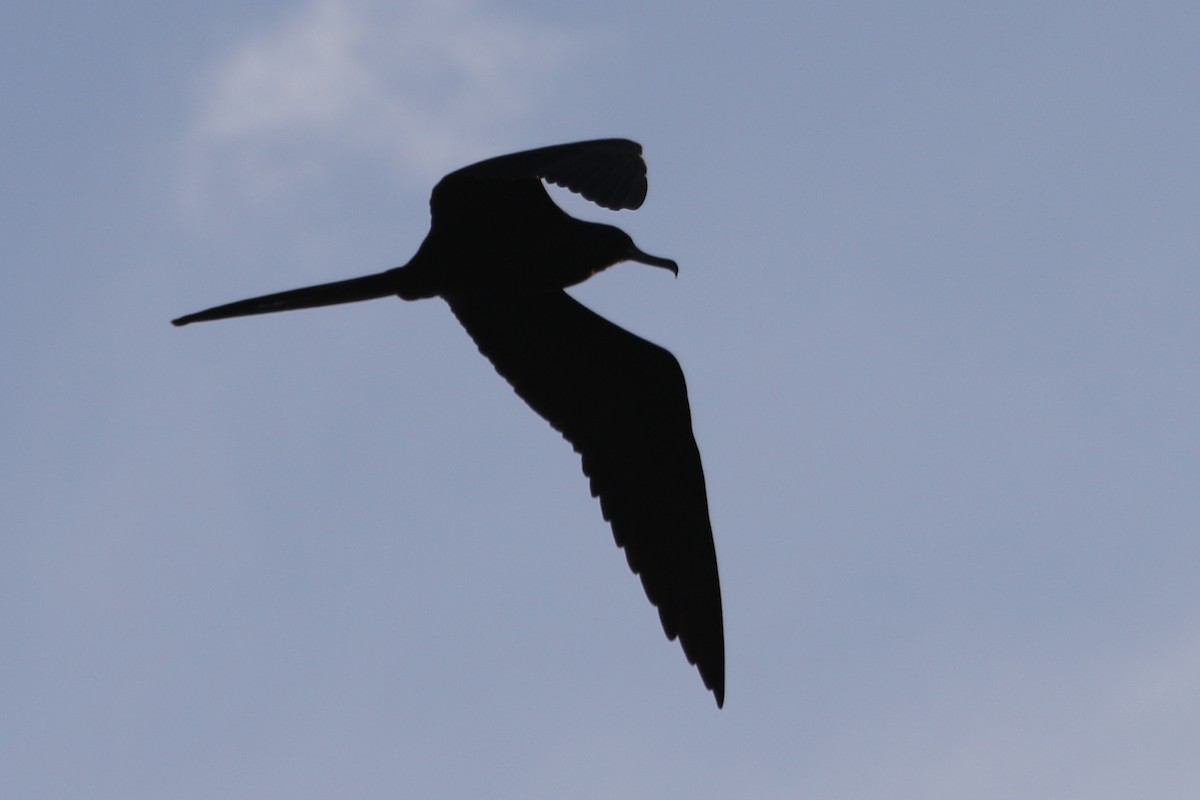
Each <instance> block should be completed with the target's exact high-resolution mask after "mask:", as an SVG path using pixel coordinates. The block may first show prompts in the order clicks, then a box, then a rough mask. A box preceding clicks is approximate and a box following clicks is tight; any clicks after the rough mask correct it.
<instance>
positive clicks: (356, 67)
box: [186, 0, 572, 205]
mask: <svg viewBox="0 0 1200 800" xmlns="http://www.w3.org/2000/svg"><path fill="white" fill-rule="evenodd" d="M571 49H572V48H571V40H570V38H569V36H568V35H567V34H565V33H564V32H561V31H558V30H555V29H552V28H550V27H548V26H546V25H543V24H540V23H536V22H532V21H528V20H518V19H513V18H501V17H500V16H499V15H498V14H497V13H495V12H494V11H492V10H491V9H489V8H488V7H486V6H484V5H482V4H481V3H478V2H476V1H475V0H415V1H414V2H406V3H402V4H397V3H384V2H375V0H311V2H309V3H308V4H306V5H305V6H303V7H302V8H301V9H300V10H299V11H297V12H295V13H294V14H292V15H291V16H289V17H287V18H286V19H284V20H283V21H282V22H281V23H280V24H279V25H278V26H277V27H275V28H274V29H272V30H268V31H266V32H265V33H258V34H255V35H253V36H251V37H249V38H247V39H246V40H245V41H243V42H242V43H241V44H239V45H238V46H236V47H235V48H234V49H233V51H232V52H231V53H229V54H228V55H227V56H226V57H224V58H223V59H222V60H221V61H220V62H219V63H218V64H217V65H216V66H215V68H214V69H213V70H212V71H211V76H210V78H209V79H208V80H207V81H206V84H205V86H204V88H203V91H202V99H201V104H200V107H199V110H198V113H197V115H196V119H195V121H194V123H193V125H192V129H191V131H190V132H189V135H188V139H187V146H188V172H187V181H186V190H187V191H186V194H187V197H188V199H189V201H191V203H192V204H197V205H199V204H203V203H204V198H205V196H206V195H208V194H209V192H210V190H211V187H212V185H213V183H214V181H226V180H229V181H232V182H234V185H233V186H230V187H225V188H224V189H223V193H224V191H226V190H229V189H232V190H236V191H239V192H245V193H249V194H255V195H262V194H266V195H274V194H277V193H279V192H283V191H286V190H287V189H288V188H290V187H292V186H293V185H294V184H295V183H296V182H297V181H300V180H304V179H306V178H311V177H314V176H315V175H319V174H320V173H321V172H322V170H324V169H326V168H327V165H328V164H329V163H330V162H332V161H334V160H336V158H337V157H339V156H342V157H353V158H359V159H363V158H365V159H369V160H377V161H379V162H380V163H381V165H382V166H384V167H385V168H392V169H396V170H398V171H400V172H402V173H406V174H408V175H411V176H414V177H418V178H421V179H423V181H425V182H428V181H431V180H433V179H436V178H437V177H439V176H440V175H441V174H443V173H444V172H445V171H447V170H448V169H450V168H453V167H454V166H457V165H458V164H459V163H460V162H461V160H462V158H463V157H465V156H467V155H470V156H474V155H478V151H479V150H480V148H481V146H482V145H483V144H484V141H483V140H484V138H485V134H487V135H488V137H489V138H494V137H495V136H496V135H497V134H498V133H499V134H503V133H504V132H505V131H506V130H508V129H511V127H513V126H515V125H517V124H518V123H519V122H520V121H521V120H523V119H525V118H527V117H528V115H529V113H530V111H531V110H532V109H534V108H535V107H536V106H537V105H538V102H539V100H540V99H541V98H542V97H543V96H545V95H546V94H547V93H548V92H549V90H550V89H551V88H552V82H553V80H554V76H555V75H556V74H557V73H558V72H559V71H560V69H561V67H562V66H563V65H564V62H565V60H566V59H567V57H568V54H569V53H570V52H571Z"/></svg>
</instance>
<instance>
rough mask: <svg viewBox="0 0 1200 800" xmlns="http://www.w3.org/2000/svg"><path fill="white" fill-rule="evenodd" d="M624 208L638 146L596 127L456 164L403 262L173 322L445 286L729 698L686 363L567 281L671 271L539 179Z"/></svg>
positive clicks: (634, 182) (669, 626) (710, 682)
mask: <svg viewBox="0 0 1200 800" xmlns="http://www.w3.org/2000/svg"><path fill="white" fill-rule="evenodd" d="M547 183H551V184H555V185H558V186H561V187H563V188H565V189H568V190H570V191H572V192H575V193H577V194H579V195H581V196H583V197H584V198H585V199H587V200H590V201H592V202H594V203H596V204H597V205H599V206H601V207H603V208H606V209H609V210H613V211H617V210H621V209H629V210H633V209H637V208H639V207H641V205H642V203H643V201H644V200H645V198H646V192H647V180H646V164H645V161H644V160H643V159H642V147H641V145H639V144H638V143H636V142H633V141H630V140H628V139H594V140H590V141H582V142H573V143H570V144H560V145H553V146H549V147H541V148H536V149H532V150H524V151H521V152H518V153H511V154H509V155H503V156H497V157H495V158H490V159H487V160H485V161H480V162H478V163H475V164H472V165H470V166H466V167H463V168H461V169H458V170H456V171H454V172H451V173H450V174H448V175H446V176H445V177H444V178H442V179H441V180H440V181H439V182H438V183H437V184H436V186H434V189H433V192H432V194H431V196H430V218H431V222H430V229H429V233H428V234H427V236H426V237H425V240H424V241H423V242H422V243H421V246H420V247H419V248H418V249H417V252H416V254H415V255H414V256H413V257H412V259H411V260H409V262H408V263H407V264H405V265H404V266H401V267H396V268H393V269H388V270H386V271H383V272H379V273H376V274H372V275H367V276H364V277H360V278H352V279H349V280H341V281H334V282H332V283H324V284H320V285H316V286H308V287H305V288H301V289H294V290H291V291H285V292H277V293H274V294H267V295H262V296H259V297H253V298H250V299H248V300H241V301H238V302H234V303H228V304H225V305H220V306H216V307H214V308H210V309H207V310H205V311H199V312H197V313H194V314H188V315H186V316H182V317H179V318H178V319H175V320H173V321H172V323H173V324H174V325H176V326H182V325H189V324H191V323H195V322H206V321H211V320H219V319H226V318H229V317H241V316H248V315H253V314H267V313H274V312H279V311H290V310H294V309H301V308H314V307H318V306H326V305H334V304H339V303H352V302H358V301H363V300H371V299H376V298H381V297H389V296H398V297H400V298H402V299H404V300H418V299H424V298H432V297H440V298H442V299H443V300H444V301H445V302H446V303H447V304H449V306H450V310H451V311H452V312H453V313H454V315H455V316H456V317H457V318H458V320H459V322H460V323H461V324H462V326H463V327H464V328H465V329H466V331H467V333H468V334H469V335H470V337H471V338H472V339H473V340H474V342H475V344H476V346H477V347H478V349H479V351H480V352H481V353H482V354H483V355H484V356H486V357H487V358H488V359H489V360H490V361H491V363H492V365H493V366H494V367H495V369H496V371H497V372H498V373H499V374H500V375H501V376H502V377H503V378H504V379H506V380H507V381H508V383H509V384H511V386H512V388H513V389H514V390H515V391H516V393H517V395H519V396H520V397H521V398H522V399H523V400H524V401H525V402H526V403H527V404H528V405H529V406H530V407H531V408H532V409H533V410H534V411H536V412H537V413H538V414H539V415H541V416H542V417H543V418H544V419H545V420H546V421H547V422H549V423H550V425H551V426H552V427H554V428H555V429H557V430H558V431H559V432H560V433H561V434H562V435H563V437H564V438H565V439H566V440H567V441H568V442H569V443H570V444H571V445H572V446H573V448H574V449H575V451H576V452H577V453H578V454H579V456H580V457H581V459H582V466H583V472H584V475H585V476H586V477H587V478H588V479H589V480H590V485H591V492H592V495H593V496H594V497H596V498H598V500H599V502H600V509H601V512H602V515H603V517H604V519H605V520H607V521H608V522H609V523H610V525H611V527H612V533H613V537H614V539H615V540H616V544H617V545H618V547H620V548H622V549H623V550H624V552H625V556H626V560H627V561H628V563H629V567H630V568H631V569H632V570H633V572H634V573H635V574H636V575H638V576H639V577H640V578H641V582H642V586H643V588H644V590H645V593H646V596H647V598H648V599H649V601H650V602H651V603H652V604H653V605H654V606H655V607H656V608H657V609H658V614H659V619H660V621H661V622H662V627H663V631H664V632H665V633H666V635H667V638H668V640H671V641H674V640H675V639H678V640H679V642H680V645H681V646H682V648H683V652H684V655H685V656H686V657H687V660H688V661H689V662H690V663H691V664H693V665H695V666H696V668H697V670H698V672H699V674H700V678H701V680H702V681H703V683H704V685H705V687H706V688H707V689H708V690H709V691H711V692H712V693H713V696H714V698H715V699H716V702H717V707H718V708H721V707H723V705H724V702H725V636H724V621H723V613H722V603H721V587H720V579H719V576H718V571H717V557H716V550H715V546H714V543H713V533H712V524H711V521H710V516H709V509H708V498H707V492H706V489H705V479H704V469H703V466H702V464H701V460H700V452H699V449H698V448H697V445H696V440H695V437H694V435H693V432H692V422H691V408H690V405H689V402H688V395H687V386H686V383H685V381H684V376H683V372H682V370H681V368H680V366H679V362H678V361H677V360H676V358H675V357H674V356H673V355H672V354H671V353H670V352H669V351H667V350H666V349H664V348H662V347H659V346H658V345H656V344H652V343H651V342H648V341H646V340H645V339H642V338H640V337H638V336H636V335H634V334H632V333H630V332H629V331H626V330H625V329H623V328H621V327H619V326H617V325H615V324H613V323H612V322H609V321H608V320H606V319H604V318H603V317H601V316H599V315H598V314H596V313H595V312H593V311H591V310H590V309H588V308H587V307H585V306H584V305H582V304H581V303H579V302H578V301H577V300H575V299H574V298H572V297H571V296H570V295H569V294H567V292H565V291H564V289H566V288H567V287H570V286H574V285H576V284H578V283H581V282H583V281H585V280H587V279H588V278H590V277H591V276H593V275H595V274H596V273H598V272H600V271H602V270H604V269H607V268H608V267H610V266H612V265H614V264H617V263H620V262H623V261H633V262H640V263H643V264H647V265H650V266H654V267H660V268H663V269H666V270H669V271H671V272H672V273H673V274H675V275H676V276H678V273H679V267H678V265H677V264H676V262H674V261H673V260H671V259H668V258H659V257H657V256H652V255H649V254H647V253H645V252H643V251H642V250H640V249H638V247H637V246H636V245H635V244H634V243H633V240H632V239H631V238H630V237H629V235H628V234H626V233H625V232H624V231H622V230H621V229H619V228H617V227H614V226H612V225H605V224H601V223H596V222H587V221H583V220H579V219H576V218H574V217H571V216H570V215H568V214H567V213H566V212H564V211H563V210H562V209H561V208H560V207H559V206H558V205H557V204H555V202H554V201H553V200H552V199H551V197H550V195H549V194H548V193H547V191H546V186H545V184H547Z"/></svg>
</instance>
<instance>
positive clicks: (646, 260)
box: [625, 244, 679, 277]
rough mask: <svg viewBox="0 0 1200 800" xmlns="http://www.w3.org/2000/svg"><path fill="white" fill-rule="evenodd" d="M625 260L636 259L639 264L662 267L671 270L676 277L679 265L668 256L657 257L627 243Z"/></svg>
mask: <svg viewBox="0 0 1200 800" xmlns="http://www.w3.org/2000/svg"><path fill="white" fill-rule="evenodd" d="M625 260H626V261H637V262H639V263H641V264H649V265H650V266H652V267H662V268H663V269H669V270H671V273H672V274H673V275H675V276H676V277H678V276H679V265H678V264H676V263H675V262H674V261H672V260H671V259H669V258H659V257H658V256H652V255H650V254H649V253H643V252H642V251H641V250H639V249H638V248H637V245H633V244H631V245H629V249H628V250H626V251H625Z"/></svg>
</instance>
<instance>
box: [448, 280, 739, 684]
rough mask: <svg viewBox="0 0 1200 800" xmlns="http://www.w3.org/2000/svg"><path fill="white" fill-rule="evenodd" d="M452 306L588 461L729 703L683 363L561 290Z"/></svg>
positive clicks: (625, 540)
mask: <svg viewBox="0 0 1200 800" xmlns="http://www.w3.org/2000/svg"><path fill="white" fill-rule="evenodd" d="M447 302H449V304H450V307H451V308H452V309H453V311H454V313H455V315H456V316H457V317H458V319H459V321H460V322H461V323H462V324H463V326H464V327H465V328H466V329H467V332H468V333H470V335H471V337H472V338H473V339H474V340H475V343H476V344H477V345H478V346H479V350H480V351H481V352H482V353H483V354H484V355H485V356H487V357H488V359H490V360H491V362H492V364H493V365H495V367H496V370H497V371H498V372H499V373H500V374H501V375H502V376H504V378H506V379H507V380H508V382H509V383H511V384H512V385H513V388H514V389H516V391H517V394H519V395H520V396H521V397H522V398H523V399H524V400H525V402H527V403H528V404H529V405H530V406H531V407H532V408H533V409H534V410H535V411H537V412H538V413H539V414H541V415H542V416H543V417H545V418H546V420H548V421H549V422H550V424H551V425H553V426H554V427H555V428H557V429H558V430H559V431H560V432H561V433H562V434H563V436H564V437H566V439H567V440H568V441H570V442H571V444H572V445H573V446H574V447H575V450H576V451H577V452H578V453H579V454H580V455H581V456H582V457H583V471H584V473H585V474H586V475H587V476H588V477H589V478H590V479H591V486H592V494H593V495H595V496H596V497H598V498H599V499H600V507H601V510H602V511H603V513H604V517H605V519H607V520H609V521H610V522H611V523H612V529H613V535H614V537H615V538H616V541H617V545H618V546H620V547H623V548H624V549H625V555H626V557H627V559H628V560H629V566H630V567H632V569H633V571H634V572H635V573H636V574H638V575H640V576H641V579H642V585H643V586H644V587H645V589H646V596H647V597H648V598H649V599H650V602H651V603H653V604H654V605H655V606H657V607H658V611H659V616H660V617H661V618H662V625H663V630H664V631H665V632H666V634H667V637H668V638H670V639H675V638H676V637H677V636H678V638H679V641H680V644H682V645H683V651H684V653H685V654H686V655H687V658H688V661H690V662H691V663H693V664H695V665H696V666H697V667H698V669H699V671H700V676H701V678H702V679H703V680H704V684H705V685H706V686H707V687H708V688H709V689H711V690H712V691H713V693H714V694H715V695H716V699H717V704H718V705H720V704H721V703H723V702H724V694H725V646H724V628H723V622H722V614H721V589H720V582H719V580H718V576H717V559H716V553H715V550H714V548H713V538H712V527H711V524H710V522H709V516H708V500H707V495H706V493H705V488H704V471H703V468H702V467H701V464H700V453H699V451H698V450H697V448H696V441H695V439H694V438H693V436H692V423H691V412H690V410H689V407H688V399H687V387H686V385H685V384H684V379H683V372H682V371H681V370H680V368H679V362H678V361H676V360H675V357H674V356H672V355H671V354H670V353H669V352H667V351H666V350H664V349H663V348H661V347H658V346H657V345H654V344H651V343H650V342H647V341H645V340H644V339H640V338H638V337H637V336H634V335H633V334H632V333H629V332H628V331H626V330H624V329H622V328H619V327H617V326H616V325H614V324H612V323H611V322H609V321H607V320H605V319H604V318H602V317H600V316H599V315H597V314H595V313H593V312H592V311H589V310H588V309H587V308H585V307H584V306H582V305H580V304H579V303H578V302H576V301H575V300H573V299H572V298H571V297H569V296H568V295H567V294H566V293H565V292H561V291H555V292H548V293H544V294H532V295H518V296H502V297H497V296H494V295H492V296H488V297H463V296H455V297H449V298H447Z"/></svg>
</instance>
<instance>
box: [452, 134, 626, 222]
mask: <svg viewBox="0 0 1200 800" xmlns="http://www.w3.org/2000/svg"><path fill="white" fill-rule="evenodd" d="M463 177H471V178H486V179H495V180H499V181H504V180H522V179H525V180H528V179H536V180H544V181H547V182H549V183H553V184H557V185H558V186H562V187H563V188H566V189H570V190H571V191H572V192H576V193H578V194H581V195H583V196H584V197H585V198H587V199H588V200H591V201H592V202H593V203H596V204H597V205H601V206H603V207H605V208H609V209H612V210H614V211H616V210H618V209H622V208H629V209H634V208H639V207H640V206H641V205H642V202H643V201H644V200H645V199H646V162H645V161H643V160H642V146H641V145H640V144H638V143H637V142H631V141H629V140H628V139H593V140H591V141H587V142H573V143H571V144H559V145H554V146H552V147H540V148H537V149H536V150H523V151H521V152H520V153H510V154H509V155H506V156H497V157H496V158H489V159H487V160H486V161H480V162H478V163H476V164H472V165H470V166H468V167H463V168H462V169H459V170H455V171H454V172H451V173H450V174H449V175H447V176H446V177H445V178H443V179H442V180H441V182H440V183H439V184H438V186H437V187H436V188H435V189H434V202H435V204H436V202H437V194H438V191H439V190H441V189H448V188H449V187H452V186H457V185H462V181H461V180H460V179H461V178H463Z"/></svg>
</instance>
